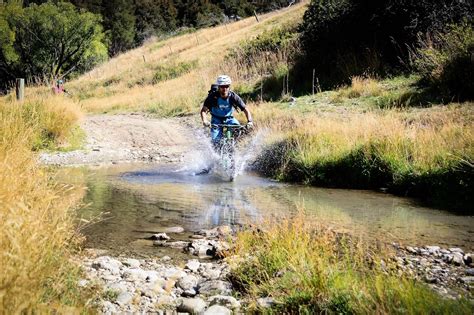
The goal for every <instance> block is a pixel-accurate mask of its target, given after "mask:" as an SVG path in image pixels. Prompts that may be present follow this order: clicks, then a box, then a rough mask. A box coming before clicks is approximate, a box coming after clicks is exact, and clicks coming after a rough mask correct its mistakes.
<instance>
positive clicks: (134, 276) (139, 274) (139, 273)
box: [123, 269, 148, 281]
mask: <svg viewBox="0 0 474 315" xmlns="http://www.w3.org/2000/svg"><path fill="white" fill-rule="evenodd" d="M147 276H148V275H147V272H146V271H145V270H143V269H125V270H124V271H123V278H124V279H126V280H127V281H146V279H147Z"/></svg>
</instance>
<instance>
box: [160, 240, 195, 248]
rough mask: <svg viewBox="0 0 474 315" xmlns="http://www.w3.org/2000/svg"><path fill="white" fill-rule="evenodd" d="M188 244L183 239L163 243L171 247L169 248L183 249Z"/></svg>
mask: <svg viewBox="0 0 474 315" xmlns="http://www.w3.org/2000/svg"><path fill="white" fill-rule="evenodd" d="M188 245H189V242H185V241H176V242H167V243H165V246H167V247H171V248H181V249H184V248H186V247H187V246H188Z"/></svg>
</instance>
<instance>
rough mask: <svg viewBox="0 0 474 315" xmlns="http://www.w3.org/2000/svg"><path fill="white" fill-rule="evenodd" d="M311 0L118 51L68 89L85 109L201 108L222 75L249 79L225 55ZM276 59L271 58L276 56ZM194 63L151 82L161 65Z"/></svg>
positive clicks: (295, 15) (295, 17)
mask: <svg viewBox="0 0 474 315" xmlns="http://www.w3.org/2000/svg"><path fill="white" fill-rule="evenodd" d="M306 4H307V2H305V1H304V2H303V3H300V4H297V5H295V6H291V7H290V8H287V9H283V10H280V11H274V12H270V13H267V14H264V15H261V16H259V19H260V22H259V23H258V22H257V21H256V20H255V18H254V17H249V18H246V19H243V20H241V21H238V22H235V23H229V24H225V25H220V26H216V27H213V28H207V29H202V30H198V31H196V32H193V33H189V34H185V35H180V36H176V37H173V38H170V39H166V40H162V41H158V40H156V39H151V40H149V41H148V42H147V43H145V44H144V45H143V46H141V47H139V48H137V49H134V50H131V51H129V52H126V53H124V54H122V55H119V56H117V57H115V58H113V59H111V60H110V61H109V62H107V63H105V64H103V65H102V66H99V67H97V68H95V69H94V70H92V71H90V72H89V73H86V74H84V75H82V76H81V77H79V78H78V79H76V80H73V81H71V82H68V83H67V85H66V88H67V90H68V91H69V92H70V93H71V94H72V95H73V98H74V99H77V100H79V101H80V104H81V108H82V109H83V110H85V111H87V112H109V111H121V110H122V111H123V110H128V111H130V110H148V109H150V110H151V111H152V112H155V113H158V114H163V113H166V114H169V113H174V112H175V110H174V109H173V108H174V107H176V106H178V107H181V109H180V110H178V113H194V112H197V111H198V108H199V107H200V105H201V102H202V100H203V98H204V96H205V95H206V93H207V90H208V89H209V86H210V84H211V83H213V82H214V81H215V78H216V77H217V76H218V75H219V74H221V73H227V74H229V75H231V76H232V78H233V81H234V84H236V85H240V84H245V83H246V80H247V79H248V77H247V75H246V74H245V73H242V71H239V66H238V65H235V64H234V61H233V60H229V59H228V58H226V56H227V55H228V53H229V51H230V49H231V48H233V47H238V46H239V44H240V42H241V41H242V40H245V39H249V38H252V37H255V36H257V35H258V34H261V33H262V32H264V31H265V30H270V29H272V28H274V27H277V26H279V25H281V24H283V23H288V21H289V20H299V19H301V17H302V15H303V13H304V10H305V8H306ZM272 58H273V57H272ZM179 63H196V65H195V67H193V69H190V70H189V71H188V72H187V73H185V74H183V75H180V76H179V77H177V78H174V79H169V80H166V81H162V82H159V83H155V84H154V83H153V82H152V78H153V77H154V76H155V74H156V72H157V71H159V69H158V68H160V67H171V68H172V67H176V65H177V64H179Z"/></svg>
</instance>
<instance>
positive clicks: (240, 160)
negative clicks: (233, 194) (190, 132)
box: [177, 129, 268, 179]
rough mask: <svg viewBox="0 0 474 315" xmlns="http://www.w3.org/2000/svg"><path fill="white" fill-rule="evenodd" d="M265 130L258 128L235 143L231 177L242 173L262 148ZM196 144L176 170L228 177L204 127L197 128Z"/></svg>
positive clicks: (193, 173)
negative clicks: (233, 167)
mask: <svg viewBox="0 0 474 315" xmlns="http://www.w3.org/2000/svg"><path fill="white" fill-rule="evenodd" d="M267 133H268V131H267V130H265V129H264V130H258V131H257V132H256V133H253V134H252V135H250V136H248V137H246V138H249V139H245V140H244V141H242V143H238V144H237V145H236V150H235V155H234V159H235V171H234V175H233V177H234V178H235V177H237V176H239V175H242V174H243V173H244V171H245V169H246V167H247V165H248V162H249V161H252V160H254V159H255V158H256V157H257V156H258V153H259V152H260V149H261V148H262V145H263V141H264V139H265V135H266V134H267ZM195 137H196V143H198V146H197V147H195V148H192V149H190V151H189V152H188V153H187V154H186V156H184V157H183V161H187V162H186V163H185V164H184V165H183V166H182V167H181V168H180V169H179V170H177V171H178V172H183V171H184V172H190V173H191V174H192V175H195V176H197V175H204V174H215V175H217V176H219V177H222V178H225V179H228V174H227V172H226V170H225V169H224V168H223V166H222V165H221V161H220V159H221V157H220V155H219V153H218V152H216V151H215V150H214V148H213V146H212V143H211V141H210V138H209V134H208V133H207V132H205V129H198V130H196V133H195Z"/></svg>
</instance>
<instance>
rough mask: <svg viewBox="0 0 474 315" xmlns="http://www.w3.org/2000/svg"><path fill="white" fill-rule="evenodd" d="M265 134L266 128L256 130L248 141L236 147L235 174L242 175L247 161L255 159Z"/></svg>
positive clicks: (266, 132)
mask: <svg viewBox="0 0 474 315" xmlns="http://www.w3.org/2000/svg"><path fill="white" fill-rule="evenodd" d="M267 134H268V130H267V129H261V130H258V131H257V132H256V133H255V134H253V135H252V137H251V139H250V141H249V142H248V143H246V144H244V145H242V146H239V147H238V149H237V151H236V155H235V176H238V175H242V174H243V173H244V171H245V169H246V167H247V163H248V162H250V161H254V160H255V159H256V157H257V156H258V155H259V153H260V152H261V149H262V147H263V144H264V141H265V138H266V136H267Z"/></svg>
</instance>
